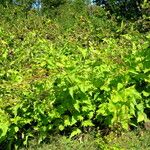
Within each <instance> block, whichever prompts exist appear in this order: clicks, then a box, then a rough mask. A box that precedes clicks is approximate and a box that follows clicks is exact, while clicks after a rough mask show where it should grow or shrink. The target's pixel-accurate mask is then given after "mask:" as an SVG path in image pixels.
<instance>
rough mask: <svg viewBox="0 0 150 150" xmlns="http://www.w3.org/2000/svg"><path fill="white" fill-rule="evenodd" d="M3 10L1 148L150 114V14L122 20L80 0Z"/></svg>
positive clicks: (120, 125) (129, 125)
mask: <svg viewBox="0 0 150 150" xmlns="http://www.w3.org/2000/svg"><path fill="white" fill-rule="evenodd" d="M91 8H92V11H91ZM148 8H149V7H148ZM0 10H1V12H0V13H1V22H0V148H2V149H13V148H16V149H17V148H19V147H20V146H22V145H26V146H27V145H28V141H29V140H30V139H32V138H34V137H36V138H37V139H38V142H39V143H40V142H42V141H44V140H45V139H47V138H48V137H49V135H50V134H54V133H59V134H64V135H67V136H70V137H74V136H76V135H78V134H80V133H82V132H88V131H90V130H104V131H114V132H117V133H121V132H123V131H125V130H131V129H133V128H136V127H137V126H139V125H140V126H144V123H145V122H149V119H150V32H149V18H148V16H144V15H143V17H141V18H139V19H138V20H136V21H133V20H132V21H130V20H122V21H121V22H118V20H117V19H116V16H115V15H110V13H109V12H108V11H106V10H105V9H103V8H101V7H99V6H90V7H89V6H87V5H83V3H79V2H78V3H75V2H72V3H67V4H64V5H63V6H60V7H59V10H57V11H56V12H57V13H56V14H55V17H52V18H49V17H50V15H49V14H42V15H41V14H39V13H38V12H37V11H35V10H31V11H29V12H28V14H27V15H28V17H27V18H26V14H25V13H24V12H22V9H20V7H16V6H11V7H8V8H6V7H3V6H2V5H0Z"/></svg>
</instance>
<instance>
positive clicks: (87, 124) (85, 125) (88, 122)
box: [82, 120, 94, 127]
mask: <svg viewBox="0 0 150 150" xmlns="http://www.w3.org/2000/svg"><path fill="white" fill-rule="evenodd" d="M82 126H84V127H87V126H94V124H93V123H92V121H91V120H85V121H83V122H82Z"/></svg>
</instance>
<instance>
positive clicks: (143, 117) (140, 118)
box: [137, 111, 145, 122]
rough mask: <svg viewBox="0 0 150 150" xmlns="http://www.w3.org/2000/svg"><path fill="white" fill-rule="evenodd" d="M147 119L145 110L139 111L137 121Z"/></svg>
mask: <svg viewBox="0 0 150 150" xmlns="http://www.w3.org/2000/svg"><path fill="white" fill-rule="evenodd" d="M144 119H145V115H144V113H143V112H140V111H139V112H138V118H137V122H141V121H144Z"/></svg>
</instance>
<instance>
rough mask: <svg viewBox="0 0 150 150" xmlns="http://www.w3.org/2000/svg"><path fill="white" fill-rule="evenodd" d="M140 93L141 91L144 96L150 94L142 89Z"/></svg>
mask: <svg viewBox="0 0 150 150" xmlns="http://www.w3.org/2000/svg"><path fill="white" fill-rule="evenodd" d="M142 93H143V95H144V96H145V97H148V96H149V95H150V93H148V92H146V91H142Z"/></svg>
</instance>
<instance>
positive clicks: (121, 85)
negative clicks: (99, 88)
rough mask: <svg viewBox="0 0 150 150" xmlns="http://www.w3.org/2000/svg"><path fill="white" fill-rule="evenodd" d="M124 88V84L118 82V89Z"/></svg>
mask: <svg viewBox="0 0 150 150" xmlns="http://www.w3.org/2000/svg"><path fill="white" fill-rule="evenodd" d="M122 88H123V84H121V83H118V84H117V90H118V91H119V90H121V89H122Z"/></svg>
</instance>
